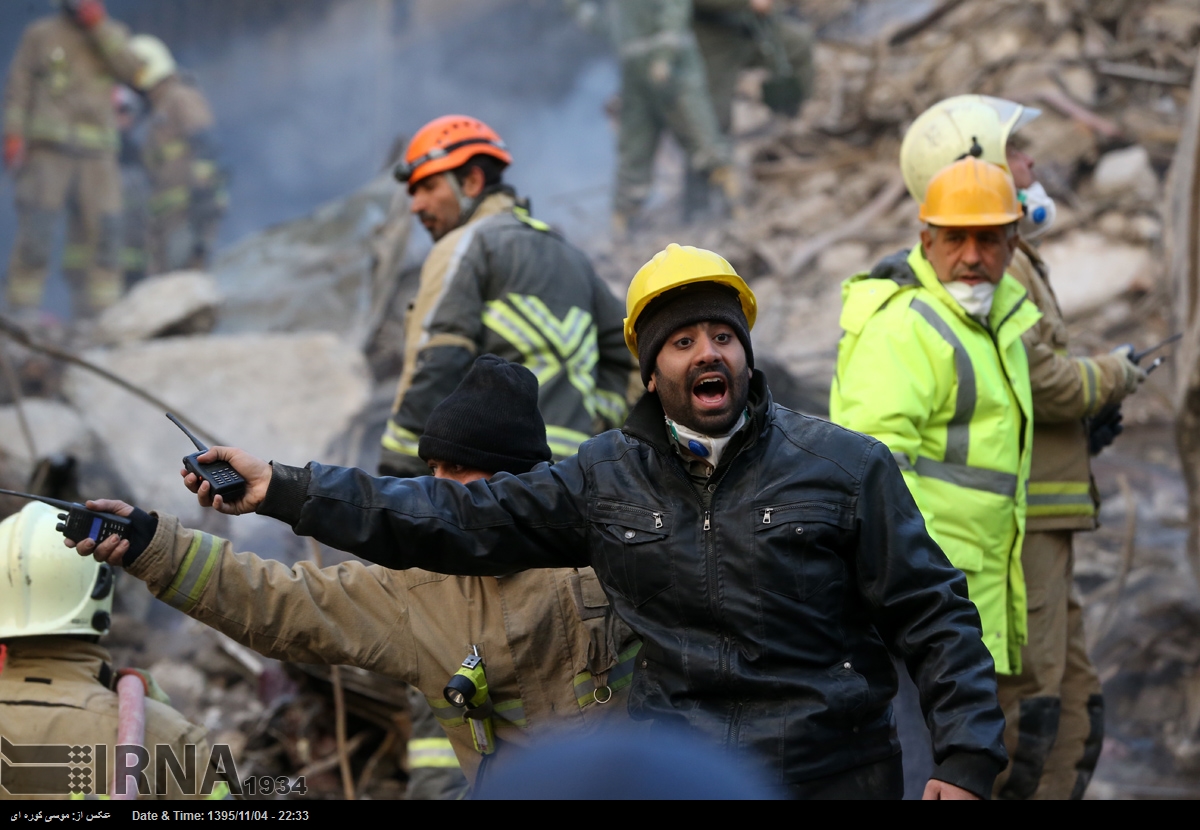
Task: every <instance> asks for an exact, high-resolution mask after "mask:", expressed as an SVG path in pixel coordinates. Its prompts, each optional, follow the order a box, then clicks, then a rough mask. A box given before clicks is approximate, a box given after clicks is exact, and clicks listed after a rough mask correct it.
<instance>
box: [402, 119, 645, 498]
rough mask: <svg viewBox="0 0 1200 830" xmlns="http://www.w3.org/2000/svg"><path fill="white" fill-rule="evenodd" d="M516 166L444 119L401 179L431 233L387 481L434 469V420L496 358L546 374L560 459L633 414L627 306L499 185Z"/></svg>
mask: <svg viewBox="0 0 1200 830" xmlns="http://www.w3.org/2000/svg"><path fill="white" fill-rule="evenodd" d="M511 162H512V155H511V154H510V153H509V152H508V149H507V147H505V145H504V142H503V141H502V140H501V139H500V136H499V135H497V134H496V132H495V131H494V130H493V129H492V128H491V127H489V126H488V125H486V124H484V123H483V122H482V121H480V120H478V119H476V118H471V117H469V116H465V115H447V116H443V117H441V118H438V119H435V120H433V121H431V122H429V123H428V124H426V125H425V126H424V127H422V128H421V129H420V130H419V131H418V132H417V134H416V135H415V136H414V137H413V140H412V141H411V142H410V143H409V145H408V150H407V152H406V153H405V161H404V163H403V164H401V165H398V166H397V168H396V177H397V178H398V179H399V180H400V181H402V182H404V183H406V184H407V186H408V192H409V194H410V195H411V196H412V204H411V210H412V212H413V213H414V214H416V215H417V217H418V218H419V219H420V220H421V224H422V225H424V226H425V229H426V230H427V231H429V234H430V236H432V237H433V240H434V246H433V249H432V250H431V251H430V252H429V256H428V257H427V258H426V259H425V264H424V266H423V267H422V269H421V280H420V287H419V288H418V289H417V296H416V299H415V300H414V301H413V304H412V306H410V308H409V311H408V315H407V318H406V320H405V326H404V332H405V333H404V337H405V343H404V369H403V371H402V373H401V375H400V383H399V385H398V388H397V390H396V401H395V404H394V405H393V408H392V415H391V418H389V419H388V423H387V427H386V429H385V430H384V434H383V441H382V443H383V450H382V456H381V459H380V463H379V469H380V472H381V473H382V474H384V475H394V476H420V475H425V474H426V473H427V472H428V468H427V467H426V465H425V463H424V462H423V461H421V459H420V458H419V457H418V454H417V445H418V442H419V441H420V438H421V434H422V433H423V431H424V429H425V421H426V419H427V418H428V417H429V413H430V412H431V411H432V410H433V408H434V407H435V406H437V405H438V404H439V403H440V402H441V401H442V399H443V398H445V397H446V396H447V395H449V394H450V393H451V392H453V391H454V389H455V387H457V386H458V384H459V383H460V382H461V381H462V379H463V378H464V377H465V376H466V374H467V371H468V370H469V369H470V368H471V365H472V364H473V363H474V361H475V358H476V357H477V356H478V355H482V354H495V355H498V356H499V357H503V358H504V359H506V360H511V361H514V362H516V363H520V364H522V365H523V366H525V367H526V368H528V369H529V370H530V371H532V372H533V374H534V376H535V377H537V379H538V384H539V392H538V406H539V408H540V410H541V413H542V417H543V418H544V419H545V422H546V437H547V440H548V441H549V443H550V449H551V451H552V452H553V454H554V458H555V459H556V460H557V459H563V458H566V457H567V456H570V455H574V454H575V451H576V450H577V449H578V447H579V445H580V444H581V443H582V442H584V441H586V440H587V439H588V438H590V437H591V436H592V435H594V434H595V433H596V432H599V431H601V430H603V429H608V428H609V427H613V426H617V425H619V424H620V423H621V422H622V421H623V420H624V418H625V411H626V401H625V391H626V389H627V388H628V385H629V375H630V371H631V370H632V364H631V362H630V359H629V352H628V351H626V349H625V348H624V339H623V334H622V328H621V327H622V320H623V319H624V313H623V311H622V309H621V304H620V302H619V301H618V300H617V299H616V298H615V297H614V296H613V295H612V293H611V292H610V291H609V290H608V287H607V286H606V285H604V283H603V282H601V281H600V279H599V277H597V276H596V273H595V272H594V271H593V270H592V266H591V264H590V263H589V262H588V260H587V257H586V256H584V254H583V253H582V252H581V251H580V250H579V249H577V248H575V247H574V246H572V245H571V244H570V243H568V242H567V241H566V240H565V239H564V238H563V237H562V236H560V235H559V234H558V233H556V232H555V231H554V230H552V229H551V228H550V226H549V225H547V224H546V223H545V222H541V221H538V220H537V219H534V218H533V217H532V216H530V214H529V209H528V205H527V204H525V203H524V202H522V201H520V200H518V199H517V196H516V193H515V191H513V189H512V188H511V187H509V186H508V185H507V184H505V183H504V181H503V177H502V174H503V171H504V169H505V168H506V167H507V166H508V165H509V164H510V163H511Z"/></svg>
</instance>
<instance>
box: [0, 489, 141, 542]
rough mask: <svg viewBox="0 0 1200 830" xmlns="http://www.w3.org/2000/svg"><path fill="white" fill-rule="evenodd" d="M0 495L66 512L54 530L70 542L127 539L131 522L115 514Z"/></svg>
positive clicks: (36, 498)
mask: <svg viewBox="0 0 1200 830" xmlns="http://www.w3.org/2000/svg"><path fill="white" fill-rule="evenodd" d="M0 494H3V495H5V496H16V497H17V498H22V499H33V500H34V501H40V502H42V503H43V504H48V505H50V506H51V507H57V508H59V509H60V510H66V511H67V512H66V513H59V514H58V518H59V519H61V520H62V522H61V523H60V524H59V525H58V527H56V528H55V530H57V531H58V532H59V533H61V534H62V535H63V536H66V537H67V538H68V539H70V540H71V541H72V542H82V541H83V540H84V539H91V540H92V541H93V542H96V543H97V544H99V543H100V542H101V541H103V540H104V539H106V538H108V537H109V536H112V535H114V534H115V535H117V536H119V537H121V538H122V539H128V538H129V533H128V531H129V525H130V524H131V521H130V520H129V519H128V518H126V517H125V516H118V515H117V514H116V513H101V512H100V511H99V510H88V509H87V508H86V507H84V506H83V505H82V504H77V503H75V502H69V501H63V500H62V499H52V498H49V497H48V496H35V495H33V494H32V493H20V492H17V491H16V490H2V489H0Z"/></svg>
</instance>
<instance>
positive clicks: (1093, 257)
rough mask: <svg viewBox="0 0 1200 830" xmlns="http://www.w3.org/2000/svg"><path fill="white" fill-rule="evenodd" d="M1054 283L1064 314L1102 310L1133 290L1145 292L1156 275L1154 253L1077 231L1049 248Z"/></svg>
mask: <svg viewBox="0 0 1200 830" xmlns="http://www.w3.org/2000/svg"><path fill="white" fill-rule="evenodd" d="M1043 256H1044V257H1045V259H1046V262H1047V264H1049V266H1050V283H1051V285H1052V287H1053V288H1054V293H1055V295H1056V296H1057V297H1058V304H1059V305H1060V306H1061V307H1062V311H1063V314H1065V315H1067V316H1068V317H1079V316H1081V315H1083V314H1086V313H1087V312H1089V311H1096V310H1099V309H1101V308H1103V307H1105V306H1107V305H1109V304H1110V303H1112V301H1113V300H1115V299H1116V298H1117V297H1119V296H1121V295H1122V294H1124V293H1125V292H1127V291H1130V290H1132V289H1141V290H1145V289H1146V288H1147V287H1149V285H1150V282H1151V281H1152V279H1153V275H1154V262H1153V259H1152V256H1151V253H1150V249H1149V248H1147V247H1145V246H1139V245H1130V244H1127V243H1124V242H1117V241H1112V239H1111V238H1110V237H1107V236H1105V235H1103V234H1101V233H1097V232H1095V231H1090V230H1089V231H1074V232H1072V233H1070V234H1068V235H1066V236H1063V237H1060V238H1059V239H1057V240H1055V242H1054V244H1053V245H1047V246H1046V248H1045V250H1044V251H1043Z"/></svg>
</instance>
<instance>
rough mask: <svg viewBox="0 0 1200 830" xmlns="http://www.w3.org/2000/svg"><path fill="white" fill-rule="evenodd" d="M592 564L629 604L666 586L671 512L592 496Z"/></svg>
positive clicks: (638, 603)
mask: <svg viewBox="0 0 1200 830" xmlns="http://www.w3.org/2000/svg"><path fill="white" fill-rule="evenodd" d="M588 519H589V521H590V522H591V525H592V533H593V538H594V539H595V543H594V545H593V551H594V554H595V555H594V556H593V559H592V565H593V567H594V568H595V571H596V575H597V576H598V577H599V578H600V580H601V581H602V582H604V584H605V585H606V586H608V587H610V588H613V589H614V590H616V591H617V592H618V593H620V594H621V595H622V596H624V597H625V598H626V599H628V600H629V601H630V602H632V603H633V604H634V605H642V604H643V603H645V602H647V601H648V600H650V599H651V598H653V597H655V596H657V595H658V594H660V593H662V592H663V591H665V590H666V589H667V588H669V587H670V581H671V554H670V550H669V548H668V542H669V537H670V535H671V514H670V513H668V512H667V511H664V510H658V509H657V508H654V507H646V506H642V505H637V504H629V503H626V502H617V501H608V500H597V501H593V502H590V503H589V504H588Z"/></svg>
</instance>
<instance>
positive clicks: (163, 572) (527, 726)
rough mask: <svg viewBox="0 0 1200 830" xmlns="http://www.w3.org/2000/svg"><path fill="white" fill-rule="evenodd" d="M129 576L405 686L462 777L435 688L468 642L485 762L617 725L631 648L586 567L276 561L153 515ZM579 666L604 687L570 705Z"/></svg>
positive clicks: (465, 735) (312, 655)
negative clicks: (490, 733) (418, 698)
mask: <svg viewBox="0 0 1200 830" xmlns="http://www.w3.org/2000/svg"><path fill="white" fill-rule="evenodd" d="M128 571H129V573H130V574H132V575H133V576H136V577H138V578H139V579H142V580H144V581H145V582H146V583H147V585H148V586H149V588H150V590H151V591H152V592H153V593H154V595H155V596H157V597H158V598H159V599H161V600H162V601H163V602H165V603H167V604H168V605H170V606H172V607H174V608H177V609H179V610H180V611H183V612H184V613H185V614H187V615H189V616H191V617H193V618H195V619H197V620H199V621H200V622H203V623H205V624H206V625H209V626H212V627H213V628H215V629H217V630H218V631H220V632H222V633H224V634H227V635H228V636H229V637H231V638H233V639H234V640H236V641H237V642H239V643H241V644H242V645H245V646H247V647H249V648H252V649H254V650H255V651H257V652H259V653H260V654H264V655H266V656H268V657H273V658H275V659H277V660H291V661H294V662H299V663H323V664H341V665H347V666H357V667H359V668H363V669H368V670H370V671H374V672H378V673H380V674H384V675H387V676H389V677H393V678H396V679H398V680H403V681H404V682H406V683H409V684H410V685H412V686H415V687H416V688H417V689H418V690H420V692H421V694H423V695H425V697H426V699H428V700H429V702H430V703H431V704H432V705H433V706H434V707H435V714H436V715H438V722H439V723H440V724H441V725H442V727H443V728H444V729H445V730H446V735H447V737H448V738H449V739H450V741H451V743H452V744H453V746H454V751H455V754H456V755H457V756H458V760H459V763H460V764H461V765H462V768H463V774H464V775H466V777H467V779H468V780H469V781H474V779H475V774H476V772H477V770H478V767H479V762H480V755H479V753H477V752H476V751H475V748H474V744H473V742H472V740H471V730H470V727H469V726H468V725H467V724H466V723H465V722H464V721H463V718H462V716H461V711H460V710H458V709H454V708H452V707H450V704H448V703H447V702H446V700H445V698H444V697H443V696H442V690H443V689H444V688H445V686H446V681H448V680H449V679H450V678H451V677H452V676H453V675H454V673H455V672H456V671H458V668H459V666H461V665H462V661H463V658H464V657H466V656H467V649H468V647H469V646H470V645H477V646H478V647H479V653H480V654H481V655H482V656H483V658H484V661H485V665H486V672H487V679H488V687H489V689H490V691H491V696H492V700H493V702H494V703H495V705H496V714H495V721H494V723H495V726H496V733H497V739H498V743H499V750H498V751H497V753H496V755H495V756H493V758H494V760H493V761H492V762H489V763H501V762H503V760H504V759H505V758H507V757H508V755H507V752H506V747H505V744H512V745H518V746H520V745H528V744H529V743H530V741H531V740H533V739H534V738H535V737H536V736H537V735H539V734H548V733H551V732H555V733H560V732H563V731H570V732H571V734H572V735H573V736H580V737H582V736H586V735H588V734H592V733H594V732H595V731H597V730H599V729H602V728H605V727H608V726H611V725H612V724H613V721H614V719H615V720H616V721H617V722H620V723H624V722H626V720H627V718H628V715H627V714H626V711H625V710H626V700H627V697H628V691H627V687H628V685H629V681H628V679H627V675H631V674H632V661H633V653H630V649H632V650H633V652H634V653H636V650H637V648H639V647H640V645H641V644H640V643H639V642H638V641H637V639H636V638H635V637H634V636H633V634H632V633H631V632H630V631H629V629H628V628H627V627H625V625H624V624H623V623H621V622H620V620H619V619H617V618H616V617H615V616H614V615H613V614H612V612H611V611H610V609H609V605H608V599H607V598H606V597H605V596H604V592H603V591H602V590H601V589H600V585H599V582H598V581H597V579H596V575H595V574H594V573H593V572H592V571H591V569H590V568H583V569H579V570H575V569H573V568H562V569H556V570H533V571H524V572H521V573H514V574H511V575H509V576H503V577H478V576H475V577H471V576H444V575H442V574H435V573H430V572H428V571H421V570H415V569H414V570H407V571H392V570H387V569H386V568H380V567H377V566H370V567H368V566H367V565H365V564H363V563H362V562H358V561H351V562H344V563H342V564H340V565H335V566H331V567H328V568H323V569H322V568H317V567H316V566H315V565H313V564H312V563H310V562H301V563H299V564H297V565H295V566H293V567H288V566H287V565H284V564H283V563H282V562H277V561H274V560H269V559H260V558H259V557H257V556H255V555H254V554H252V553H234V551H233V546H232V545H231V544H230V543H229V542H228V541H226V540H224V539H221V538H219V537H217V536H213V535H211V534H209V533H202V532H200V531H197V530H189V529H188V528H185V527H183V526H182V525H181V524H180V523H179V520H178V519H176V518H174V517H173V516H166V515H160V516H159V519H158V530H157V532H156V533H155V535H154V539H153V540H152V541H151V543H150V545H149V547H147V548H146V550H145V551H144V552H143V553H142V554H141V555H139V556H138V557H137V559H136V560H135V561H134V562H133V563H132V564H131V565H130V566H129V568H128ZM627 664H628V665H627ZM592 672H594V673H595V676H596V678H597V685H598V686H599V687H600V688H603V687H605V686H607V687H608V689H609V691H608V693H601V694H599V695H593V696H592V697H591V698H590V699H586V700H584V699H580V695H579V692H578V678H577V676H578V675H579V674H580V673H589V675H588V676H589V677H591V676H592V675H591V674H590V673H592ZM610 698H611V700H610ZM438 707H440V708H438ZM508 749H511V746H509V747H508Z"/></svg>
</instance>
